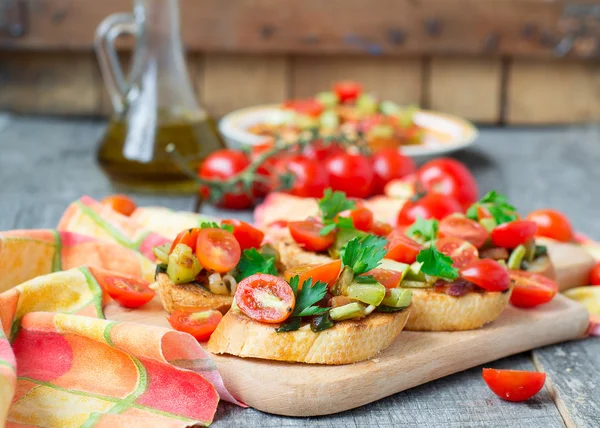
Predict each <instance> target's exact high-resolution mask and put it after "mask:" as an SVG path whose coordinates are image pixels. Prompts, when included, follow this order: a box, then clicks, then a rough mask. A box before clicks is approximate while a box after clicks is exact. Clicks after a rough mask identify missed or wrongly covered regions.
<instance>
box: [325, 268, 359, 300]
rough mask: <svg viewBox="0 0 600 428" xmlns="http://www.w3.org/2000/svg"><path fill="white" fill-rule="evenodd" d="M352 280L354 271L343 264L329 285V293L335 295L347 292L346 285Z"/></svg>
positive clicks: (342, 294)
mask: <svg viewBox="0 0 600 428" xmlns="http://www.w3.org/2000/svg"><path fill="white" fill-rule="evenodd" d="M352 281H354V271H353V270H352V269H350V268H349V267H348V266H344V269H342V272H341V273H340V276H339V277H338V279H337V280H336V281H335V284H333V287H331V293H332V294H334V295H336V296H345V295H347V294H348V287H349V286H350V284H352Z"/></svg>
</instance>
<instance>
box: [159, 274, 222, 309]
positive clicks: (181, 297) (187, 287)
mask: <svg viewBox="0 0 600 428" xmlns="http://www.w3.org/2000/svg"><path fill="white" fill-rule="evenodd" d="M156 280H157V286H158V295H159V296H160V300H161V301H162V304H163V307H164V308H165V311H167V312H168V313H171V312H173V311H175V310H177V309H190V310H192V309H216V310H218V311H219V312H222V313H224V314H225V313H226V312H227V311H228V310H229V308H230V307H231V303H232V302H233V296H224V295H221V294H214V293H211V292H210V291H207V290H204V289H202V288H200V287H198V286H197V285H194V284H192V283H187V284H175V283H174V282H173V281H171V279H169V276H168V275H167V274H166V273H159V274H158V276H157V278H156Z"/></svg>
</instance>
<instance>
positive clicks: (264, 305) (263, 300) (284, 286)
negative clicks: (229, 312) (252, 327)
mask: <svg viewBox="0 0 600 428" xmlns="http://www.w3.org/2000/svg"><path fill="white" fill-rule="evenodd" d="M235 302H236V303H237V305H238V307H239V308H240V311H242V312H243V313H244V314H245V315H246V316H248V317H250V318H252V319H254V320H256V321H259V322H264V323H269V324H277V323H280V322H283V321H285V320H286V319H287V318H289V316H290V315H291V314H292V312H293V310H294V306H295V305H296V296H294V291H293V290H292V287H290V285H289V284H288V283H287V282H285V280H284V279H283V278H279V277H277V276H274V275H267V274H264V273H259V274H254V275H252V276H249V277H248V278H246V279H243V280H242V281H240V283H239V284H238V285H237V289H236V290H235Z"/></svg>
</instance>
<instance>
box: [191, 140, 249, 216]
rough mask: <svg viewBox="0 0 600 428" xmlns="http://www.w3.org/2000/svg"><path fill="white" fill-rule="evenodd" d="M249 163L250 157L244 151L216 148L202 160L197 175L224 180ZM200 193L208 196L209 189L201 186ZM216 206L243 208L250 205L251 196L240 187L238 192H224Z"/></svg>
mask: <svg viewBox="0 0 600 428" xmlns="http://www.w3.org/2000/svg"><path fill="white" fill-rule="evenodd" d="M249 164H250V159H249V158H248V156H247V155H246V154H245V153H244V152H241V151H238V150H229V149H222V150H217V151H216V152H213V153H211V154H210V155H209V156H208V157H207V158H206V159H205V160H204V162H202V164H201V165H200V169H199V170H198V176H199V177H200V178H207V179H221V180H226V179H228V178H231V177H233V176H235V175H238V174H239V173H241V172H242V171H244V170H245V169H246V168H247V167H248V165H249ZM236 190H237V189H236ZM200 193H201V194H202V196H203V197H204V198H208V197H209V196H210V189H209V188H208V187H202V188H201V189H200ZM217 206H219V207H223V208H231V209H244V208H248V207H250V206H252V198H251V196H250V195H248V194H246V193H245V192H244V191H243V189H241V188H240V189H239V192H237V191H236V192H233V193H226V194H225V195H224V196H223V198H222V199H221V200H220V201H219V202H218V203H217Z"/></svg>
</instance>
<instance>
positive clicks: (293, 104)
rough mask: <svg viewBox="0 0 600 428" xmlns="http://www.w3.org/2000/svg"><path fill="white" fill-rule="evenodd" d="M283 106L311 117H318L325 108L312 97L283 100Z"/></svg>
mask: <svg viewBox="0 0 600 428" xmlns="http://www.w3.org/2000/svg"><path fill="white" fill-rule="evenodd" d="M283 108H284V109H289V110H294V111H295V112H297V113H300V114H305V115H307V116H312V117H318V116H319V115H320V114H321V113H323V110H325V106H324V105H323V104H322V103H321V102H320V101H319V100H316V99H314V98H308V99H305V100H288V101H284V103H283Z"/></svg>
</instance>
